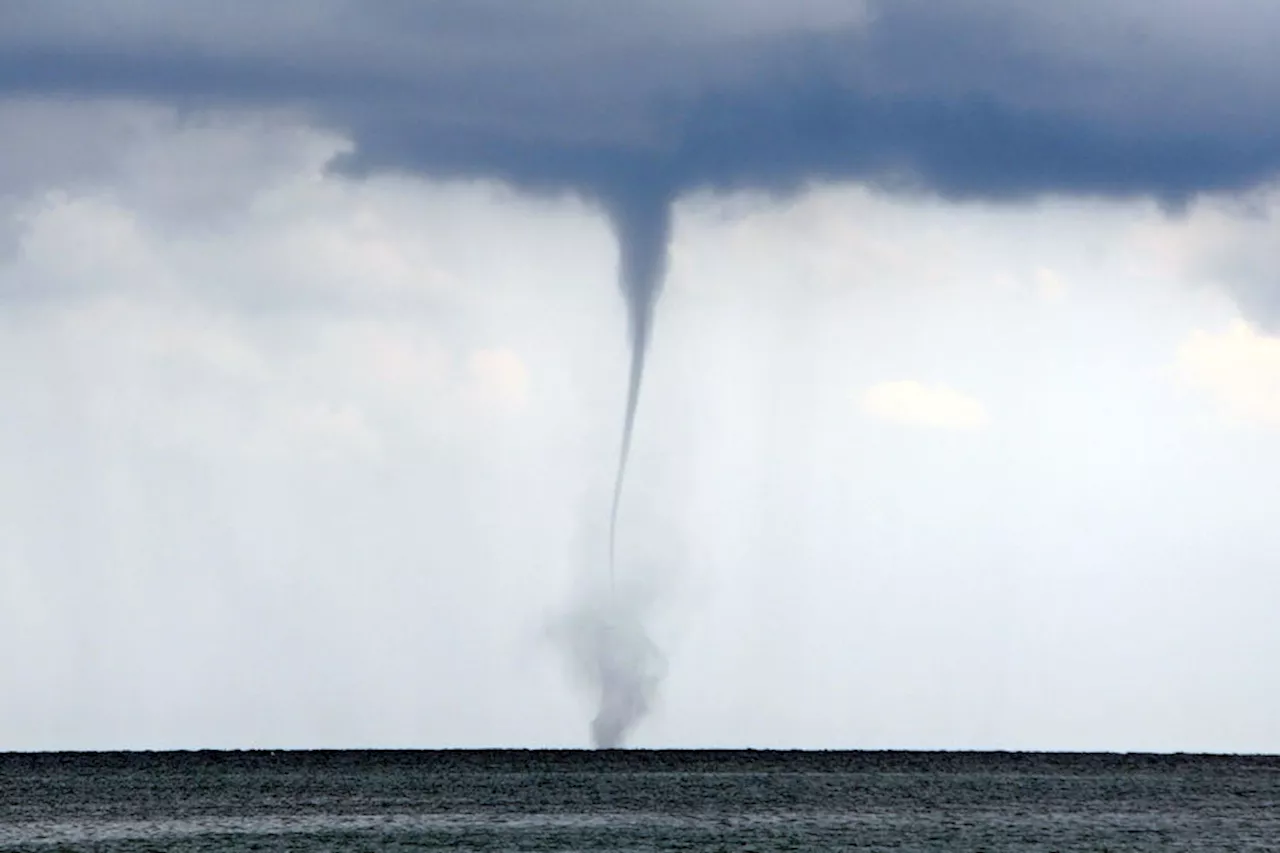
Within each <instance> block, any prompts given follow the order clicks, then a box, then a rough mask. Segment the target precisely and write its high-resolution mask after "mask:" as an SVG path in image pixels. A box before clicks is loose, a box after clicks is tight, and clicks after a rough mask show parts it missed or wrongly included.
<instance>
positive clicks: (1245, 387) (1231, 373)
mask: <svg viewBox="0 0 1280 853" xmlns="http://www.w3.org/2000/svg"><path fill="white" fill-rule="evenodd" d="M1178 364H1179V367H1180V369H1181V373H1182V377H1183V378H1184V380H1185V381H1186V382H1187V383H1189V384H1190V385H1191V386H1192V387H1194V388H1196V389H1198V390H1200V391H1202V392H1203V393H1205V394H1206V395H1208V396H1209V397H1211V398H1212V399H1213V400H1214V401H1215V402H1216V403H1217V405H1218V407H1219V409H1220V411H1221V412H1222V413H1223V414H1224V415H1225V416H1226V417H1228V418H1229V419H1231V420H1233V421H1237V422H1243V423H1250V424H1255V425H1260V426H1268V427H1280V337H1276V336H1272V335H1267V334H1263V333H1262V332H1259V331H1258V330H1257V329H1256V328H1255V327H1254V326H1253V325H1251V324H1249V323H1247V322H1245V321H1243V320H1238V321H1236V322H1235V323H1233V324H1232V325H1231V326H1230V327H1229V328H1227V329H1226V330H1224V331H1221V332H1206V331H1204V330H1196V331H1195V332H1192V333H1191V335H1190V336H1189V337H1188V338H1187V340H1186V342H1185V343H1183V345H1182V347H1181V348H1180V350H1179V352H1178Z"/></svg>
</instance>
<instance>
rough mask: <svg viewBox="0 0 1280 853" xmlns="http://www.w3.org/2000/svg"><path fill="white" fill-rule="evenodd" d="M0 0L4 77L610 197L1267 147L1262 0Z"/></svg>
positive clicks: (1156, 185)
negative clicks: (306, 125) (277, 114)
mask: <svg viewBox="0 0 1280 853" xmlns="http://www.w3.org/2000/svg"><path fill="white" fill-rule="evenodd" d="M776 6H777V4H752V3H741V2H729V0H724V2H707V0H703V2H693V3H684V4H678V3H674V2H665V0H664V2H648V3H638V4H626V5H620V4H600V3H587V2H583V1H582V0H543V2H537V0H534V2H511V0H480V2H477V1H476V0H469V2H466V3H458V2H449V3H443V2H434V3H433V2H404V0H374V1H373V2H363V3H354V2H333V1H332V0H330V2H311V3H301V2H293V3H290V2H284V3H275V4H267V5H266V6H265V8H264V5H263V4H247V3H246V4H231V5H228V4H226V3H220V4H212V3H201V2H197V3H189V4H180V5H179V4H168V3H156V2H131V3H126V2H123V0H120V2H105V3H104V2H99V3H93V4H89V3H80V2H60V3H45V2H41V3H35V2H30V3H10V4H7V5H6V6H5V7H3V11H0V32H3V33H4V34H3V35H0V50H2V53H0V87H2V88H3V89H4V90H7V91H8V92H10V93H25V94H53V93H62V94H74V95H123V96H140V97H145V98H156V99H160V100H165V101H170V102H175V103H178V104H183V105H194V106H199V105H204V104H208V103H225V102H233V103H236V104H238V105H243V104H244V103H246V102H248V103H270V104H277V103H285V104H295V105H298V106H300V107H303V108H306V109H308V110H310V111H312V112H313V113H314V114H315V115H316V117H317V118H318V119H319V120H321V121H324V122H326V123H329V124H332V125H334V126H336V127H338V128H339V129H341V130H343V131H344V132H347V133H349V134H351V136H352V137H353V139H354V140H355V142H356V143H357V146H358V147H357V150H356V152H355V153H354V154H353V155H352V157H351V158H350V159H349V161H348V162H347V163H346V166H347V168H351V169H385V168H390V169H403V170H410V171H415V172H422V173H426V174H431V175H439V176H478V177H486V178H496V179H500V180H503V181H506V182H509V183H511V184H514V185H517V186H520V187H525V188H529V189H545V190H569V191H576V192H581V193H583V194H586V195H589V196H595V197H600V198H603V199H610V200H613V202H612V203H614V204H616V203H617V200H619V199H622V198H626V197H629V196H630V195H631V193H632V192H633V191H637V190H643V192H644V193H645V194H646V195H652V194H653V192H655V191H660V192H661V193H664V194H666V195H669V196H671V195H678V194H679V193H681V192H685V191H689V190H697V189H701V188H712V189H736V188H759V189H765V190H787V189H791V188H794V187H797V186H800V185H803V184H805V183H807V182H811V181H822V180H862V181H869V182H873V183H878V184H882V185H888V186H898V187H902V188H911V189H921V190H930V191H935V192H938V193H940V194H942V195H945V196H948V197H957V198H961V197H991V198H1016V197H1023V196H1028V195H1034V194H1039V193H1045V192H1066V193H1088V194H1099V195H1135V194H1149V195H1153V196H1158V197H1162V198H1166V199H1171V200H1179V199H1184V198H1186V197H1188V196H1191V195H1194V194H1195V193H1196V192H1198V191H1201V190H1222V189H1233V188H1239V187H1246V186H1249V185H1251V184H1255V183H1257V182H1259V181H1262V180H1265V179H1266V178H1268V177H1270V176H1271V175H1272V174H1274V173H1275V171H1276V168H1277V165H1280V118H1277V113H1276V111H1274V110H1273V109H1271V104H1273V103H1274V102H1275V100H1274V99H1275V96H1276V95H1278V94H1280V87H1278V86H1277V85H1276V83H1275V80H1276V79H1277V78H1278V77H1280V63H1277V62H1276V61H1275V60H1273V59H1271V58H1270V57H1271V51H1270V48H1269V45H1272V44H1274V43H1276V41H1277V38H1280V13H1277V12H1276V11H1275V4H1271V3H1263V2H1254V0H1226V2H1224V3H1220V4H1214V5H1213V6H1212V7H1209V6H1207V5H1205V4H1203V3H1198V4H1189V3H1187V2H1178V0H1173V2H1166V3H1154V2H1134V0H1120V2H1111V3H1105V4H1104V3H1101V2H1095V0H1083V2H1079V3H1074V4H1069V8H1065V7H1067V6H1068V4H1040V3H1034V4H1033V3H1025V2H1019V3H1014V2H1008V0H1002V2H997V0H952V2H948V3H936V2H926V1H925V0H896V2H892V1H891V0H884V2H876V3H872V4H870V5H869V6H868V7H866V11H865V14H860V13H859V9H860V8H861V7H859V6H857V5H856V4H854V3H848V2H836V0H827V2H808V3H800V4H798V5H793V6H792V7H791V8H789V9H787V10H786V11H781V10H779V9H777V8H776Z"/></svg>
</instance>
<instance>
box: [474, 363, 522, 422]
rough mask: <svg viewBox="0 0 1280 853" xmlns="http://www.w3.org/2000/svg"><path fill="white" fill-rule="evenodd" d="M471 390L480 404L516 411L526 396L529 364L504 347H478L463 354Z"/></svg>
mask: <svg viewBox="0 0 1280 853" xmlns="http://www.w3.org/2000/svg"><path fill="white" fill-rule="evenodd" d="M467 373H468V375H469V378H470V383H471V389H470V390H471V392H472V394H473V396H474V397H475V399H476V400H477V402H479V403H480V404H481V405H483V406H486V407H490V408H494V409H498V410H500V411H504V412H517V411H519V410H520V409H522V408H524V406H525V405H526V403H528V400H529V368H528V367H527V366H525V363H524V362H523V361H522V360H521V359H520V356H518V355H516V354H515V353H514V352H512V351H511V350H508V349H479V350H476V351H474V352H472V353H471V354H470V356H468V358H467Z"/></svg>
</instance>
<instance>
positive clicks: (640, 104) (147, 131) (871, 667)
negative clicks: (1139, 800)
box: [0, 0, 1280, 752]
mask: <svg viewBox="0 0 1280 853" xmlns="http://www.w3.org/2000/svg"><path fill="white" fill-rule="evenodd" d="M1277 41H1280V7H1278V6H1277V5H1276V4H1275V3H1274V2H1272V0H1222V2H1218V3H1215V4H1212V5H1211V4H1207V3H1204V2H1193V0H1173V1H1172V2H1170V0H1166V2H1161V3H1156V2H1146V1H1145V0H1109V2H1106V3H1103V2H1101V1H1100V0H1099V2H1093V0H1082V2H1078V3H1073V4H1041V3H1032V2H1029V0H954V2H949V3H947V4H939V3H934V2H925V0H868V2H865V3H857V2H843V1H842V0H806V2H798V3H792V4H786V5H785V11H784V5H783V4H777V3H767V2H758V3H756V2H750V3H747V2H730V0H699V2H680V3H677V2H674V0H672V2H667V0H648V2H642V3H633V4H628V6H627V11H625V12H624V11H622V10H621V8H620V7H615V5H613V4H599V3H588V2H581V0H539V2H523V3H519V2H513V0H475V2H468V3H465V4H462V3H443V2H423V3H417V2H407V1H406V2H400V0H378V2H361V3H356V2H343V0H327V2H305V3H304V2H297V3H293V2H282V3H277V4H270V5H269V6H261V5H259V4H250V3H243V4H241V3H227V2H217V3H214V2H200V1H199V0H191V2H188V3H184V4H180V5H177V4H172V3H160V2H145V0H138V2H126V0H110V2H93V3H90V2H87V0H86V2H83V3H82V2H75V0H58V2H47V0H46V1H45V2H24V1H23V0H18V2H13V3H7V4H4V5H3V7H0V139H3V140H4V141H5V147H4V156H3V158H0V363H2V364H4V365H6V369H4V370H0V399H3V400H4V401H5V417H4V418H0V643H2V645H0V648H3V649H4V652H5V653H4V654H3V655H0V696H2V697H3V702H0V749H69V748H95V749H97V748H163V747H319V746H325V747H329V746H333V747H363V746H403V747H416V746H422V747H447V746H580V745H586V744H587V743H588V722H589V721H590V719H591V717H592V715H593V713H594V701H595V700H594V698H593V696H592V694H591V689H590V685H587V684H584V683H582V682H581V681H579V680H578V679H577V678H576V673H575V670H574V667H573V665H572V663H573V661H572V660H571V659H569V658H568V656H567V655H566V653H565V640H564V635H565V632H566V630H569V629H567V628H566V625H569V624H570V623H572V621H573V619H574V618H575V617H574V614H576V613H580V608H581V606H582V602H583V601H587V600H591V598H592V596H593V595H596V594H598V593H597V592H593V590H597V589H598V587H599V584H600V581H601V578H602V577H603V576H604V573H605V572H607V550H608V542H607V538H608V529H607V525H608V516H609V504H608V500H609V497H610V493H611V489H612V486H613V482H612V477H613V473H614V465H615V464H616V455H617V449H618V441H619V432H618V431H619V426H620V421H621V416H622V407H623V403H624V398H625V394H626V388H625V382H626V375H627V359H628V357H629V353H628V339H627V335H626V312H625V306H624V301H623V299H622V298H621V296H620V291H619V288H618V283H617V275H618V253H619V246H618V239H619V237H621V238H622V239H623V240H625V239H627V234H628V231H627V227H628V226H627V225H626V222H628V221H629V220H628V216H629V215H630V214H629V211H631V210H633V209H634V208H635V206H636V205H637V204H638V202H637V199H645V200H646V203H648V202H651V201H652V200H653V199H658V200H659V201H660V202H661V203H662V204H664V205H669V206H670V209H671V211H672V231H671V234H672V236H671V243H670V247H669V248H670V251H669V258H668V260H667V267H668V275H667V279H666V282H665V285H664V287H663V290H662V294H661V298H660V301H659V303H658V305H657V315H656V324H655V326H654V329H653V333H652V334H653V337H652V343H651V349H650V355H649V364H648V371H647V373H646V376H645V380H644V381H645V385H644V390H643V396H642V399H641V403H640V411H639V416H638V421H637V426H636V434H635V443H634V446H633V455H632V459H631V466H630V470H629V478H630V479H629V481H628V484H627V499H626V502H625V503H624V505H623V512H622V517H621V522H620V523H621V527H620V530H619V542H618V555H619V565H618V571H619V574H620V583H621V585H622V587H623V589H624V590H625V594H626V595H627V596H628V600H629V601H631V602H633V606H634V607H635V608H636V609H637V612H638V613H639V614H640V618H641V619H642V621H643V624H644V626H645V627H646V630H647V631H648V632H649V634H650V636H651V638H652V639H653V641H654V643H655V644H656V646H657V647H658V648H659V649H660V650H661V654H662V658H663V660H664V662H665V663H664V666H663V671H664V678H663V679H662V681H661V684H660V686H659V688H658V690H657V692H656V696H655V701H654V704H653V708H652V710H651V712H650V713H649V714H648V715H647V716H646V717H645V718H644V719H643V720H641V722H640V723H639V725H638V726H637V727H636V728H635V730H634V732H633V733H632V735H631V737H630V738H629V743H631V744H634V745H637V746H680V747H696V746H754V747H820V748H883V747H894V748H898V747H905V748H965V749H967V748H1003V749H1107V750H1187V751H1192V750H1209V751H1267V752H1276V751H1280V672H1278V671H1277V669H1276V664H1275V662H1276V660H1277V657H1278V656H1280V620H1277V619H1276V618H1275V613H1276V607H1277V604H1278V603H1280V569H1278V566H1277V555H1280V524H1277V523H1276V518H1275V510H1274V507H1276V506H1278V505H1280V477H1278V476H1277V474H1278V473H1280V323H1278V322H1277V321H1278V320H1280V226H1277V222H1278V221H1280V219H1277V217H1280V185H1277V184H1276V182H1275V177H1276V175H1277V173H1278V172H1280V112H1277V111H1276V110H1275V109H1274V104H1275V103H1276V99H1277V98H1280V55H1277V54H1276V53H1275V51H1274V45H1275V44H1276V43H1277Z"/></svg>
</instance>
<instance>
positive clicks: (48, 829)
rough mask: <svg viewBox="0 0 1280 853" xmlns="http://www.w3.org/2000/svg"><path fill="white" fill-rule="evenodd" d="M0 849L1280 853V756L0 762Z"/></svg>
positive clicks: (493, 755) (255, 757)
mask: <svg viewBox="0 0 1280 853" xmlns="http://www.w3.org/2000/svg"><path fill="white" fill-rule="evenodd" d="M0 849H4V850H43V851H52V850H77V851H78V850H84V851H88V850H92V851H101V853H107V851H142V850H147V851H155V850H166V851H169V850H172V851H228V850H290V851H328V850H362V851H363V850H368V851H384V850H540V851H549V850H566V851H567V850H575V851H578V850H634V851H642V850H730V849H732V850H895V851H959V853H964V851H997V850H1018V851H1046V853H1047V851H1068V850H1072V851H1074V850H1081V851H1083V850H1088V851H1103V850H1106V851H1192V850H1194V851H1205V850H1224V851H1225V850H1231V851H1262V850H1267V851H1272V850H1274V851H1280V757H1210V756H1119V755H1031V754H984V753H838V752H831V753H802V752H790V753H789V752H640V751H634V752H631V751H628V752H610V753H603V752H522V751H493V752H278V753H271V752H250V753H216V752H208V753H98V754H84V753H81V754H42V755H23V754H8V755H3V754H0Z"/></svg>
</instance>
